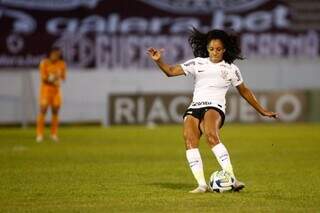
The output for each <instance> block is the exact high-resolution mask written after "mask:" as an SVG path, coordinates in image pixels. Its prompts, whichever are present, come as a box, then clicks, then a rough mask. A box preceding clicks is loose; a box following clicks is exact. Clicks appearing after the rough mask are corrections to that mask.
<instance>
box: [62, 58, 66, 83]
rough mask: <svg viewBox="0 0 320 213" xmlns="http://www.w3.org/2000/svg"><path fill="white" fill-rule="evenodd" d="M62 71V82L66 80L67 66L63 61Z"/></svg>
mask: <svg viewBox="0 0 320 213" xmlns="http://www.w3.org/2000/svg"><path fill="white" fill-rule="evenodd" d="M61 69H62V73H61V78H62V80H66V76H67V65H66V63H65V62H64V61H62V65H61Z"/></svg>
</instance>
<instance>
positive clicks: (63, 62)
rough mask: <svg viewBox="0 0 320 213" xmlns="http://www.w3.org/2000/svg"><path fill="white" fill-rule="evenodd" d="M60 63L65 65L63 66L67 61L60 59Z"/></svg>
mask: <svg viewBox="0 0 320 213" xmlns="http://www.w3.org/2000/svg"><path fill="white" fill-rule="evenodd" d="M58 63H59V64H61V65H63V66H65V65H66V62H65V61H64V60H63V59H60V60H59V61H58Z"/></svg>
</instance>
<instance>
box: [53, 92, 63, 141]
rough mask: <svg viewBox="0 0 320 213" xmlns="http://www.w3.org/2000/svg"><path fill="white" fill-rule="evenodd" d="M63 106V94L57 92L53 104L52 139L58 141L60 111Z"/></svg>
mask: <svg viewBox="0 0 320 213" xmlns="http://www.w3.org/2000/svg"><path fill="white" fill-rule="evenodd" d="M60 107H61V95H60V92H57V93H56V94H55V95H54V97H53V103H52V106H51V115H52V117H51V139H52V140H54V141H58V127H59V111H60Z"/></svg>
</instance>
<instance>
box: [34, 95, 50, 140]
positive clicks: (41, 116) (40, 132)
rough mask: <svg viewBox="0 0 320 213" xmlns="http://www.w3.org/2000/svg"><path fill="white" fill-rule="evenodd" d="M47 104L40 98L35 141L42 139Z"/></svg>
mask: <svg viewBox="0 0 320 213" xmlns="http://www.w3.org/2000/svg"><path fill="white" fill-rule="evenodd" d="M47 109H48V104H47V103H46V101H44V100H42V102H41V103H40V111H39V114H38V117H37V128H36V129H37V138H36V140H37V142H39V143H40V142H42V141H43V134H44V125H45V116H46V113H47Z"/></svg>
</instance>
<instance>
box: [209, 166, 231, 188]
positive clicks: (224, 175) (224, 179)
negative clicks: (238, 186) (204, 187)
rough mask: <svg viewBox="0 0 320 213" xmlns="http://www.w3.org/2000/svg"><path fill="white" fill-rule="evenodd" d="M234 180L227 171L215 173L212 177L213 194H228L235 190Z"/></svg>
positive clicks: (210, 184)
mask: <svg viewBox="0 0 320 213" xmlns="http://www.w3.org/2000/svg"><path fill="white" fill-rule="evenodd" d="M234 182H235V180H234V178H233V177H232V176H231V175H230V173H229V172H226V171H223V170H222V171H215V172H213V173H212V174H211V176H210V181H209V187H210V189H211V190H212V191H213V192H226V191H230V190H232V189H233V185H234Z"/></svg>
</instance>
